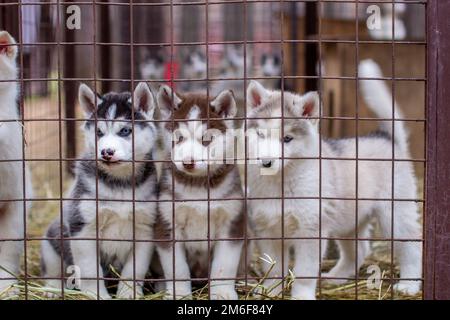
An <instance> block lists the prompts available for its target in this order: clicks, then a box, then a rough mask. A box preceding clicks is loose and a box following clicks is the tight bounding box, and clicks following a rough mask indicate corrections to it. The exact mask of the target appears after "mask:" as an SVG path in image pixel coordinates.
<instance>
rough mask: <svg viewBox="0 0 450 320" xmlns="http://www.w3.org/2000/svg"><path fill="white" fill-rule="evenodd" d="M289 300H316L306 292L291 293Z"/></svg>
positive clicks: (314, 296)
mask: <svg viewBox="0 0 450 320" xmlns="http://www.w3.org/2000/svg"><path fill="white" fill-rule="evenodd" d="M291 300H316V295H315V294H313V293H308V292H301V293H298V294H294V293H292V295H291Z"/></svg>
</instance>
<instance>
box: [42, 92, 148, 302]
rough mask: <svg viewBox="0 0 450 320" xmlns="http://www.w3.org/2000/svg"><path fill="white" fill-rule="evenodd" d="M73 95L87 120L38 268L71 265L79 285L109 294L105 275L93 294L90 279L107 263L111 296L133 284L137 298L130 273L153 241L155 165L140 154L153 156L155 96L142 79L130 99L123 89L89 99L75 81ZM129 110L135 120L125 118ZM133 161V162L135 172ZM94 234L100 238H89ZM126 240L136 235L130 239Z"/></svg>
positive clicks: (138, 271) (52, 270) (54, 274)
mask: <svg viewBox="0 0 450 320" xmlns="http://www.w3.org/2000/svg"><path fill="white" fill-rule="evenodd" d="M79 100H80V104H81V106H82V107H83V110H84V112H85V115H86V118H87V119H88V120H87V121H86V123H85V124H84V128H83V129H84V135H85V138H86V144H85V145H86V150H85V153H84V155H83V157H82V158H83V160H82V161H79V162H78V163H77V166H76V171H75V175H76V178H75V182H74V183H73V186H72V189H71V191H70V199H71V200H67V201H65V203H64V207H63V217H64V220H63V221H62V222H61V221H60V220H59V219H57V220H56V221H55V222H53V224H52V225H51V226H50V227H49V229H48V231H47V237H48V238H50V240H46V241H44V242H43V245H42V267H43V274H44V275H45V276H46V277H51V278H58V277H61V259H62V260H63V263H64V267H65V268H66V267H68V266H70V265H73V266H75V267H77V268H78V270H79V272H80V273H81V274H80V279H81V281H80V288H79V289H81V290H82V291H84V292H88V293H89V292H90V293H93V294H98V295H99V296H100V297H101V298H102V299H108V298H110V295H109V293H108V291H107V289H106V287H105V284H104V281H103V280H100V283H99V291H98V292H97V281H96V280H92V279H93V278H94V279H95V278H97V277H99V278H100V279H101V278H103V277H104V276H103V274H104V272H105V271H106V268H107V267H108V266H113V267H114V269H115V270H118V271H119V272H120V274H121V279H122V280H121V281H120V282H119V285H118V289H117V297H119V298H132V297H134V287H135V288H136V292H135V293H136V296H138V297H139V296H141V295H142V294H143V290H142V285H143V283H142V281H137V282H136V286H134V283H133V281H132V279H133V278H134V279H137V280H139V279H141V280H142V279H144V277H145V274H146V272H147V270H148V267H149V264H150V259H151V256H152V252H153V244H152V243H151V242H147V241H151V240H152V239H153V222H154V217H155V212H156V204H155V202H146V201H154V200H155V199H156V193H157V192H156V170H155V166H154V163H153V162H151V161H146V160H152V159H153V152H154V147H155V142H156V140H157V130H156V127H155V125H154V123H152V121H151V120H153V113H154V111H155V103H154V98H153V95H152V94H151V92H150V89H149V88H148V86H147V85H146V84H145V83H139V84H138V86H137V87H136V89H135V91H134V98H133V102H132V99H131V94H130V93H108V94H106V95H104V96H97V98H96V97H95V93H94V92H93V91H92V90H91V89H89V87H87V86H86V85H84V84H82V85H81V86H80V89H79ZM133 114H134V120H135V122H134V124H132V123H131V121H130V120H131V119H132V117H133ZM96 119H97V125H95V122H96V121H95V120H96ZM133 138H134V144H133ZM95 153H96V154H97V159H98V160H99V161H98V162H97V163H96V161H95V160H94V159H95ZM133 154H134V157H133ZM132 160H135V161H138V162H135V163H134V170H133V162H132ZM96 177H98V189H97V188H96ZM133 190H134V192H133ZM88 199H89V200H88ZM95 199H98V205H97V203H96V201H95ZM133 200H137V202H134V203H133ZM61 224H62V225H63V229H62V230H61ZM97 232H98V237H99V238H100V239H105V240H103V241H102V240H101V241H98V242H97V241H96V240H94V239H95V238H96V237H97ZM61 235H63V236H64V237H70V241H69V240H65V241H62V240H61ZM77 238H79V239H80V240H77ZM90 238H92V239H93V240H89V239H90ZM106 239H107V240H106ZM116 239H117V240H119V241H114V240H116ZM133 239H135V240H138V241H137V242H135V243H134V245H133ZM142 240H144V241H142ZM97 246H98V249H99V256H97V254H98V251H97ZM134 263H135V266H133V264H134ZM99 264H100V266H99ZM97 270H98V273H97ZM87 278H90V279H91V280H88V279H87ZM48 284H49V285H51V286H54V287H61V280H52V279H49V280H48Z"/></svg>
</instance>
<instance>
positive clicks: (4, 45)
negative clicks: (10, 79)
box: [0, 31, 17, 60]
mask: <svg viewBox="0 0 450 320" xmlns="http://www.w3.org/2000/svg"><path fill="white" fill-rule="evenodd" d="M3 54H4V55H6V56H7V57H8V58H9V59H11V60H14V59H15V58H16V56H17V46H16V41H15V40H14V38H13V37H12V36H11V35H10V34H9V33H8V31H0V55H3Z"/></svg>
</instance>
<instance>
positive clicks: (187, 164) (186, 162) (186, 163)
mask: <svg viewBox="0 0 450 320" xmlns="http://www.w3.org/2000/svg"><path fill="white" fill-rule="evenodd" d="M183 167H184V168H185V169H186V170H193V169H194V168H195V163H194V160H192V159H191V158H185V159H183Z"/></svg>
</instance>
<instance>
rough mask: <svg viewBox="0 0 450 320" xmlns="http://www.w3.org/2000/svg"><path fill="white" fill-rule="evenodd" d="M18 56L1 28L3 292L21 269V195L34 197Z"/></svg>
mask: <svg viewBox="0 0 450 320" xmlns="http://www.w3.org/2000/svg"><path fill="white" fill-rule="evenodd" d="M16 56H17V46H16V42H15V41H14V39H13V38H12V37H11V35H10V34H9V33H8V32H6V31H0V161H1V162H0V238H2V239H11V241H0V294H1V293H2V291H4V290H5V289H7V288H8V287H9V286H11V285H12V284H13V283H14V282H15V281H16V279H15V276H16V275H17V274H18V272H19V264H20V255H21V253H22V250H23V241H20V239H23V238H24V237H25V235H24V219H25V216H24V209H25V206H24V201H20V199H24V198H25V197H26V198H28V199H29V198H30V197H31V181H30V175H29V174H28V172H27V169H26V168H25V170H24V167H23V165H22V161H20V160H21V159H22V158H23V156H24V155H23V152H22V146H23V135H22V124H21V123H20V122H19V119H20V118H19V113H18V107H17V96H18V92H19V91H18V85H17V81H16V79H17V65H16ZM9 160H11V161H9ZM24 174H25V185H26V191H25V194H24V188H23V186H24V185H23V184H24V177H23V176H24ZM10 200H15V201H10ZM26 208H27V210H26V211H27V212H28V211H29V208H30V202H26Z"/></svg>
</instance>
